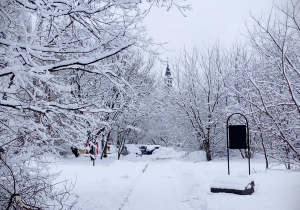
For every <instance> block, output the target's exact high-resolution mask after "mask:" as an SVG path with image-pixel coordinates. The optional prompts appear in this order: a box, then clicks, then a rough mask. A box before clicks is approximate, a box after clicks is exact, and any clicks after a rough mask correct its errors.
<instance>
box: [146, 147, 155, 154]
mask: <svg viewBox="0 0 300 210" xmlns="http://www.w3.org/2000/svg"><path fill="white" fill-rule="evenodd" d="M154 150H155V148H154V149H153V150H147V151H146V153H145V155H152V153H153V151H154Z"/></svg>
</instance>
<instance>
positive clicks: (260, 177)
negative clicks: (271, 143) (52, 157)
mask: <svg viewBox="0 0 300 210" xmlns="http://www.w3.org/2000/svg"><path fill="white" fill-rule="evenodd" d="M160 150H161V152H160V153H158V152H157V154H154V155H152V156H143V157H140V156H136V155H135V153H133V152H132V154H131V155H128V156H126V157H122V159H121V160H116V157H114V156H111V157H110V158H107V159H105V160H97V161H96V165H95V166H92V163H91V161H90V160H89V158H87V157H79V158H75V157H72V158H66V159H65V161H64V162H60V163H57V164H55V165H54V166H53V167H52V168H53V170H54V171H62V173H61V176H60V179H61V180H64V179H68V180H72V181H74V182H75V181H76V185H75V188H74V190H73V193H75V194H77V195H79V198H78V203H77V206H76V207H77V209H81V210H241V209H242V210H250V209H251V210H253V209H255V210H299V209H300V208H299V206H300V199H299V195H300V171H299V170H298V171H288V170H285V169H284V166H282V167H279V166H278V167H277V168H272V169H269V170H265V164H264V160H263V159H260V158H258V159H253V160H252V161H251V177H252V178H253V179H254V181H255V184H256V186H255V192H254V193H253V194H252V195H248V196H240V195H234V194H226V193H211V192H210V184H211V183H212V182H213V180H214V179H215V178H216V177H219V176H227V160H226V159H219V160H213V161H210V162H206V161H205V160H204V161H203V160H202V159H203V158H201V157H200V156H201V154H200V153H195V154H194V155H193V156H191V155H189V156H184V157H183V156H182V154H177V153H175V152H173V153H175V154H173V153H172V152H170V151H169V150H170V149H167V148H165V149H164V150H163V148H162V149H160ZM168 152H169V153H168ZM171 155H173V157H172V156H171ZM194 157H197V158H198V159H194ZM162 158H165V159H162ZM166 158H167V159H166ZM230 167H231V173H232V175H246V176H248V168H247V160H243V159H240V158H235V159H233V160H231V165H230ZM58 181H60V180H58Z"/></svg>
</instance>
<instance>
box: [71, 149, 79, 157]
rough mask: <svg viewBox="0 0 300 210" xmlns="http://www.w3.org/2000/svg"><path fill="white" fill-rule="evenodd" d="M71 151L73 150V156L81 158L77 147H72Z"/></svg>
mask: <svg viewBox="0 0 300 210" xmlns="http://www.w3.org/2000/svg"><path fill="white" fill-rule="evenodd" d="M71 150H72V152H73V154H74V155H75V157H79V151H78V149H77V147H71Z"/></svg>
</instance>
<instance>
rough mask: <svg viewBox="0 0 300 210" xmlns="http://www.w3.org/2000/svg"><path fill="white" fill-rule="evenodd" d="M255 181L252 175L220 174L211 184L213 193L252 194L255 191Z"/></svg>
mask: <svg viewBox="0 0 300 210" xmlns="http://www.w3.org/2000/svg"><path fill="white" fill-rule="evenodd" d="M254 186H255V184H254V181H253V179H252V178H251V177H250V176H245V177H241V176H232V175H230V176H228V175H227V176H220V177H217V178H215V180H214V181H213V182H212V183H211V185H210V191H211V192H213V193H221V192H223V193H234V194H238V195H251V194H252V193H253V192H254Z"/></svg>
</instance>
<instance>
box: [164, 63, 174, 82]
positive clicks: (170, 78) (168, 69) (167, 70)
mask: <svg viewBox="0 0 300 210" xmlns="http://www.w3.org/2000/svg"><path fill="white" fill-rule="evenodd" d="M172 80H173V78H172V75H171V71H170V68H169V64H167V69H166V74H165V86H166V87H172Z"/></svg>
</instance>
